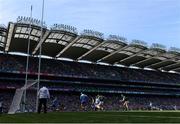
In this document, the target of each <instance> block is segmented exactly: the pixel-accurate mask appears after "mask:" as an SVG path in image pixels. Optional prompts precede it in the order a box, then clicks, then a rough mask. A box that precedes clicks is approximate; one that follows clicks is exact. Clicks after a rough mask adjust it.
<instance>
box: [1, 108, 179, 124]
mask: <svg viewBox="0 0 180 124" xmlns="http://www.w3.org/2000/svg"><path fill="white" fill-rule="evenodd" d="M26 122H27V123H31V122H33V123H45V122H46V123H56V122H59V123H75V122H76V123H93V122H94V123H126V122H127V123H134V122H136V123H140V122H142V123H174V122H177V123H178V122H179V123H180V112H172V111H165V112H145V111H144V112H143V111H141V112H137V111H134V112H53V113H47V114H43V113H42V114H37V113H24V114H15V115H7V114H3V115H0V123H26Z"/></svg>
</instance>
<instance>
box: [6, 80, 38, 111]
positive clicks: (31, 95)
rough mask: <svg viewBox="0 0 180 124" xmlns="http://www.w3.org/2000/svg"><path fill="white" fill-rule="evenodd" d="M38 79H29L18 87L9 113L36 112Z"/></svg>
mask: <svg viewBox="0 0 180 124" xmlns="http://www.w3.org/2000/svg"><path fill="white" fill-rule="evenodd" d="M35 84H37V80H28V81H27V84H26V85H24V86H23V87H21V88H18V89H16V91H15V94H14V97H13V100H12V103H11V106H10V109H9V111H8V114H15V113H21V112H35V110H36V96H37V90H36V89H37V87H36V85H35Z"/></svg>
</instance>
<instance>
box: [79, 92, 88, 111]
mask: <svg viewBox="0 0 180 124" xmlns="http://www.w3.org/2000/svg"><path fill="white" fill-rule="evenodd" d="M88 100H89V98H88V96H87V95H86V94H84V93H81V95H80V102H81V110H87V105H88Z"/></svg>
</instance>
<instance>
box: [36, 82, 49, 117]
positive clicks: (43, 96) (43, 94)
mask: <svg viewBox="0 0 180 124" xmlns="http://www.w3.org/2000/svg"><path fill="white" fill-rule="evenodd" d="M38 97H39V105H38V113H39V114H40V113H41V108H42V105H43V106H44V113H47V99H49V98H50V94H49V90H48V88H46V87H45V86H43V87H42V88H41V89H40V90H39V92H38Z"/></svg>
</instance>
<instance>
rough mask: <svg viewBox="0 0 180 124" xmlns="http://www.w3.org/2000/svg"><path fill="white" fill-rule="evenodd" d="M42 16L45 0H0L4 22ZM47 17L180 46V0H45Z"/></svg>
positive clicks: (0, 19)
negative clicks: (18, 18) (43, 0)
mask: <svg viewBox="0 0 180 124" xmlns="http://www.w3.org/2000/svg"><path fill="white" fill-rule="evenodd" d="M31 5H32V6H33V18H36V19H41V8H42V0H0V24H5V25H8V22H9V21H12V22H16V18H17V17H18V16H29V15H30V6H31ZM44 20H45V22H46V24H47V25H48V26H49V27H50V26H52V25H53V24H54V23H58V24H67V25H71V26H74V27H76V28H77V29H78V32H81V31H82V30H83V29H92V30H95V31H99V32H102V33H104V35H105V37H107V36H108V35H110V34H113V35H119V36H123V37H126V38H127V39H128V41H129V42H130V41H131V40H132V39H138V40H142V41H145V42H147V43H148V45H149V46H150V45H151V44H152V43H160V44H163V45H165V46H167V48H169V47H178V48H180V0H45V14H44Z"/></svg>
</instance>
